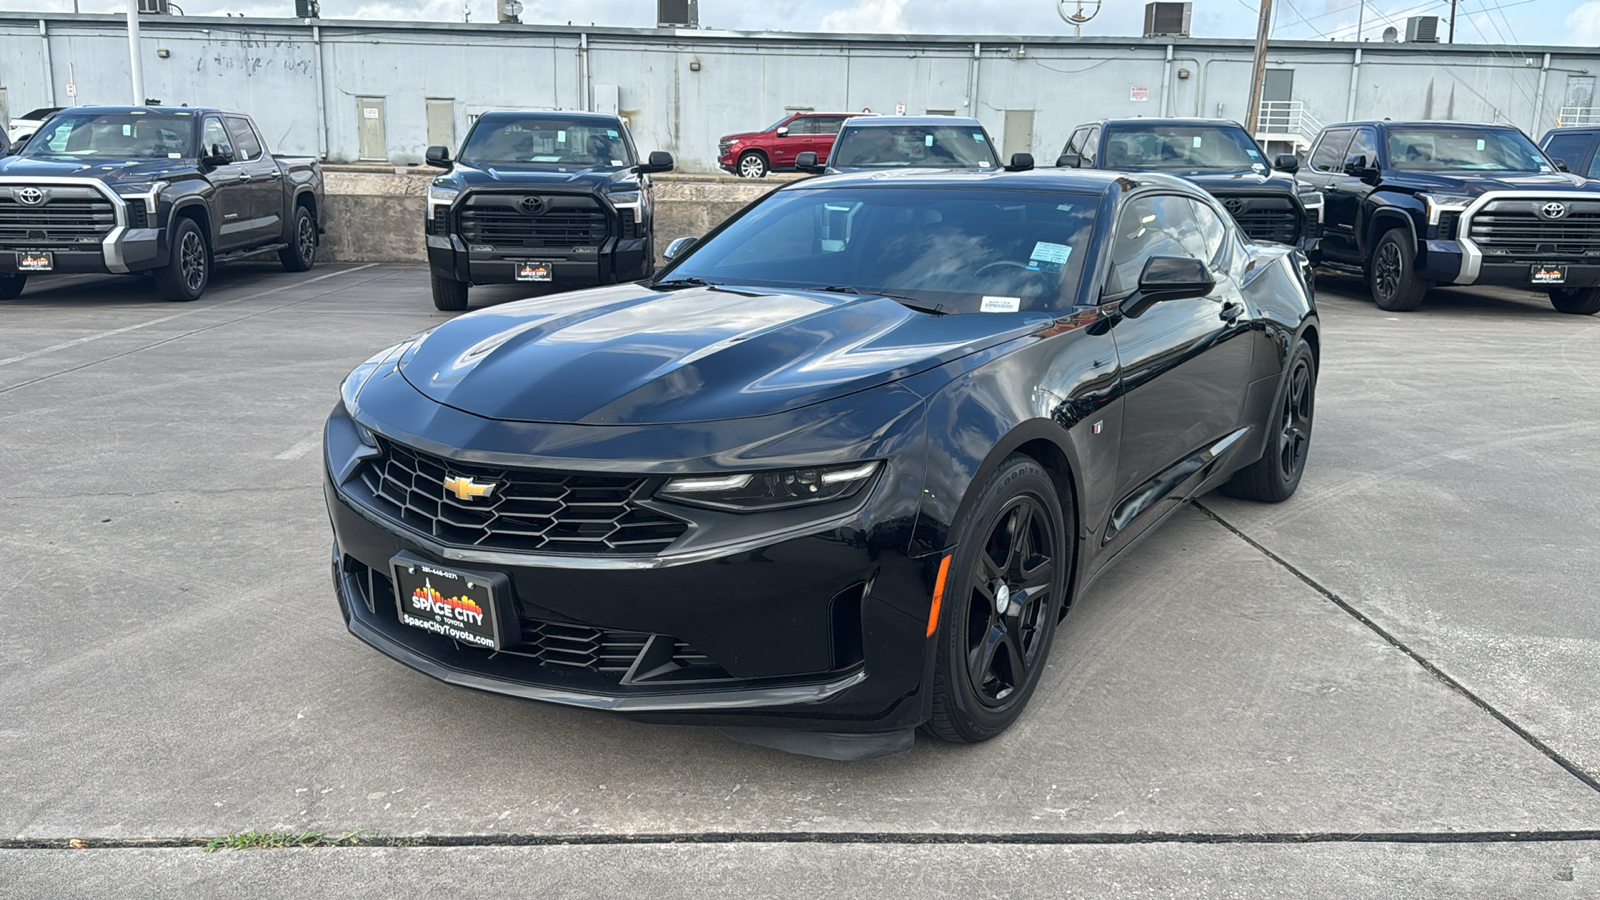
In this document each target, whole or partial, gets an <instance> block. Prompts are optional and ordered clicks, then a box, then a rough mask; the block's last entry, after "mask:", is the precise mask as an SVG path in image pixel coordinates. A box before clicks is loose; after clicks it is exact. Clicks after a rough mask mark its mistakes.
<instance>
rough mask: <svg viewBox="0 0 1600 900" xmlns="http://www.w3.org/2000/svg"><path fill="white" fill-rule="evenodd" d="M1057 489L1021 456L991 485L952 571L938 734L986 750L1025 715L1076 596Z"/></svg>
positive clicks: (936, 700) (936, 709) (935, 723)
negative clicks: (1070, 598) (1069, 593)
mask: <svg viewBox="0 0 1600 900" xmlns="http://www.w3.org/2000/svg"><path fill="white" fill-rule="evenodd" d="M1071 533H1072V530H1071V527H1070V522H1069V519H1068V517H1067V516H1066V515H1065V514H1064V512H1063V509H1062V505H1061V499H1060V496H1059V494H1058V492H1057V489H1056V486H1055V482H1054V481H1052V480H1051V478H1050V475H1049V473H1047V472H1046V471H1045V470H1044V468H1043V467H1041V466H1040V465H1039V463H1038V462H1037V461H1035V460H1033V459H1032V458H1030V457H1027V456H1021V455H1015V456H1011V457H1008V458H1007V459H1006V460H1005V462H1003V463H1001V465H1000V467H999V469H997V470H996V471H995V473H994V474H993V475H992V476H991V477H990V478H989V480H988V483H987V484H986V485H985V486H984V487H983V489H982V493H981V494H980V495H979V499H978V501H977V503H976V504H975V506H974V508H973V510H972V512H971V514H970V515H969V516H968V517H967V519H966V522H965V523H964V525H963V527H962V528H961V529H960V532H959V534H958V537H957V540H958V542H959V543H958V546H957V548H956V551H955V553H954V555H953V556H952V557H951V560H950V568H949V570H948V571H947V573H946V581H945V592H944V595H943V598H942V609H941V613H940V621H939V629H938V632H937V633H936V640H937V642H938V643H937V654H938V659H937V663H936V668H935V675H934V686H933V717H932V718H931V719H930V720H929V721H928V723H927V725H926V726H924V730H926V731H928V732H929V733H930V734H933V735H934V736H936V737H940V738H943V739H945V740H947V741H954V742H957V743H977V742H979V741H985V740H988V739H989V738H992V737H994V736H995V735H997V734H1000V733H1001V732H1002V731H1005V730H1006V728H1008V727H1010V726H1011V724H1012V723H1013V722H1015V721H1016V720H1017V718H1018V717H1019V716H1021V715H1022V711H1023V709H1024V708H1025V707H1026V706H1027V703H1028V699H1029V697H1031V696H1032V694H1033V690H1034V688H1035V687H1036V686H1037V685H1038V683H1039V678H1040V675H1041V673H1042V672H1043V671H1044V668H1045V661H1046V660H1047V659H1048V657H1049V653H1050V641H1051V639H1052V638H1053V637H1054V635H1055V628H1056V622H1057V621H1058V620H1059V619H1060V618H1061V610H1062V606H1063V603H1064V602H1065V599H1066V590H1067V588H1066V586H1067V576H1068V574H1069V572H1070V570H1071V564H1070V552H1069V549H1068V548H1069V547H1070V546H1071V544H1070V541H1069V536H1070V535H1071Z"/></svg>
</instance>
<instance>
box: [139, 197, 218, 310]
mask: <svg viewBox="0 0 1600 900" xmlns="http://www.w3.org/2000/svg"><path fill="white" fill-rule="evenodd" d="M151 274H153V275H155V278H156V293H158V294H160V295H161V297H162V299H164V300H175V301H178V302H180V303H187V302H189V301H191V300H199V299H200V295H201V294H204V293H205V292H206V285H208V284H210V283H211V246H210V243H209V242H208V241H207V240H206V236H205V235H204V234H203V233H201V231H200V225H199V223H197V222H196V221H195V220H193V219H190V218H187V217H183V218H179V219H176V220H175V221H174V222H173V223H172V258H170V259H168V260H167V264H166V265H164V266H162V267H161V268H159V269H156V270H155V271H154V272H152V273H151Z"/></svg>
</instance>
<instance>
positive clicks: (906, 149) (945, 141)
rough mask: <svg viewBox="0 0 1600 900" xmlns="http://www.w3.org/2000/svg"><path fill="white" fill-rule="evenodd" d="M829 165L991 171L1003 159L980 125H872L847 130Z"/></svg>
mask: <svg viewBox="0 0 1600 900" xmlns="http://www.w3.org/2000/svg"><path fill="white" fill-rule="evenodd" d="M828 165H830V166H833V167H834V168H871V169H877V168H884V169H888V168H907V167H921V168H937V169H989V168H995V167H998V166H999V165H1000V159H999V157H997V156H995V152H994V147H993V146H991V145H990V143H989V138H988V136H987V135H985V134H984V133H983V128H982V126H979V125H869V126H865V127H861V128H847V129H845V132H844V134H843V135H842V136H841V137H840V138H839V142H838V144H837V145H835V146H834V148H833V156H832V157H831V158H830V159H829V160H828Z"/></svg>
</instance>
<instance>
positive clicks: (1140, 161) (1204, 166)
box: [1100, 125, 1267, 175]
mask: <svg viewBox="0 0 1600 900" xmlns="http://www.w3.org/2000/svg"><path fill="white" fill-rule="evenodd" d="M1100 167H1101V168H1104V169H1158V170H1160V171H1163V172H1171V173H1173V174H1174V175H1184V174H1188V175H1199V174H1203V173H1213V172H1249V171H1251V170H1257V171H1266V168H1267V161H1266V159H1264V158H1263V157H1262V156H1261V150H1260V148H1258V147H1256V142H1255V141H1252V140H1250V135H1248V134H1246V133H1245V131H1244V129H1243V128H1240V127H1238V126H1236V125H1235V126H1230V125H1141V126H1138V127H1120V128H1118V127H1108V128H1107V129H1106V150H1105V154H1104V155H1103V156H1102V157H1101V159H1100Z"/></svg>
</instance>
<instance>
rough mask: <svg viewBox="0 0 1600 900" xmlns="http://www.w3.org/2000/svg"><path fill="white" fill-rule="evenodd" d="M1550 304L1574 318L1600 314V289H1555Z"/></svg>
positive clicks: (1551, 294)
mask: <svg viewBox="0 0 1600 900" xmlns="http://www.w3.org/2000/svg"><path fill="white" fill-rule="evenodd" d="M1550 303H1551V305H1553V306H1555V308H1556V309H1558V310H1560V311H1561V312H1564V313H1570V314H1571V315H1574V316H1592V315H1594V314H1595V313H1600V287H1591V288H1554V289H1552V290H1551V291H1550Z"/></svg>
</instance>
